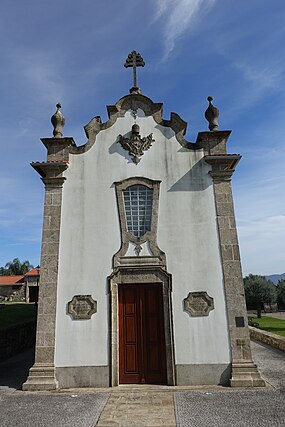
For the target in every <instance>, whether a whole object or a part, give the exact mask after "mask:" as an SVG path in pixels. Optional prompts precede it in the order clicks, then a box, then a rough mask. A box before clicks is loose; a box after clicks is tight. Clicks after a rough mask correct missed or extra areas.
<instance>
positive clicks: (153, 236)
mask: <svg viewBox="0 0 285 427" xmlns="http://www.w3.org/2000/svg"><path fill="white" fill-rule="evenodd" d="M160 183H161V181H155V180H152V179H149V178H145V177H138V176H136V177H131V178H127V179H124V180H123V181H119V182H115V183H114V184H115V188H116V196H117V203H118V212H119V222H120V231H121V247H120V249H119V250H118V252H117V253H116V254H115V255H114V256H113V268H115V267H118V266H120V265H122V264H126V263H128V261H129V263H130V264H133V261H134V260H133V259H134V258H137V261H136V263H137V262H139V261H141V262H142V263H145V262H146V263H147V264H152V265H153V264H156V265H163V266H166V257H165V253H164V252H163V251H162V250H161V249H160V248H159V247H158V245H157V222H158V204H159V189H160ZM133 185H143V186H145V187H147V188H149V189H151V190H153V196H152V213H151V230H150V231H147V232H146V233H145V234H144V235H143V236H141V237H136V236H135V235H134V234H133V233H131V232H129V231H128V228H127V218H126V213H125V203H124V194H123V192H124V190H126V189H127V188H128V187H131V186H133ZM146 242H148V245H149V250H150V252H151V254H152V255H151V256H149V257H146V256H139V255H137V256H135V255H134V256H126V253H127V251H128V248H129V244H130V243H133V244H135V245H141V244H142V243H146Z"/></svg>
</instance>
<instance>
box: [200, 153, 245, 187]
mask: <svg viewBox="0 0 285 427" xmlns="http://www.w3.org/2000/svg"><path fill="white" fill-rule="evenodd" d="M240 159H241V155H240V154H224V155H210V156H205V157H204V160H205V161H206V162H207V163H208V164H210V165H211V166H212V170H211V171H210V172H209V174H210V175H211V177H212V178H213V180H218V181H221V180H222V181H223V180H225V181H228V180H230V179H231V177H232V174H233V173H234V171H235V167H236V165H237V164H238V162H239V161H240Z"/></svg>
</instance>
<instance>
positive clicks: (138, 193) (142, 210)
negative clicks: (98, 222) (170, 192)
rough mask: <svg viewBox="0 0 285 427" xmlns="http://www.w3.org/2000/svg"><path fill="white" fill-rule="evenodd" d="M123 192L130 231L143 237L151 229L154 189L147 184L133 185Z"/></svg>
mask: <svg viewBox="0 0 285 427" xmlns="http://www.w3.org/2000/svg"><path fill="white" fill-rule="evenodd" d="M123 194H124V205H125V213H126V220H127V229H128V232H130V233H132V234H133V235H134V236H136V237H142V236H143V235H144V234H145V233H146V232H147V231H151V217H152V199H153V190H152V189H151V188H148V187H146V186H145V185H131V186H130V187H127V188H126V189H125V190H123Z"/></svg>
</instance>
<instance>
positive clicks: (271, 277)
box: [265, 273, 285, 285]
mask: <svg viewBox="0 0 285 427" xmlns="http://www.w3.org/2000/svg"><path fill="white" fill-rule="evenodd" d="M265 277H266V279H267V280H271V282H273V283H274V284H275V285H277V283H278V281H279V280H283V279H285V273H282V274H270V275H269V276H265Z"/></svg>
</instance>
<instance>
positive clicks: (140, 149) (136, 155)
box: [117, 124, 154, 165]
mask: <svg viewBox="0 0 285 427" xmlns="http://www.w3.org/2000/svg"><path fill="white" fill-rule="evenodd" d="M118 138H119V140H118V141H117V142H119V143H120V144H121V146H122V147H123V148H124V149H125V150H128V152H129V154H130V156H132V159H133V162H134V163H135V164H136V165H137V164H138V163H139V162H140V160H141V159H140V157H141V156H142V155H143V154H144V152H145V151H146V150H148V149H149V148H150V147H151V144H152V143H153V142H154V139H152V133H151V134H150V135H148V136H146V137H144V138H141V136H140V127H139V125H137V124H134V125H133V126H132V134H131V137H130V138H125V137H123V136H122V135H119V137H118Z"/></svg>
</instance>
